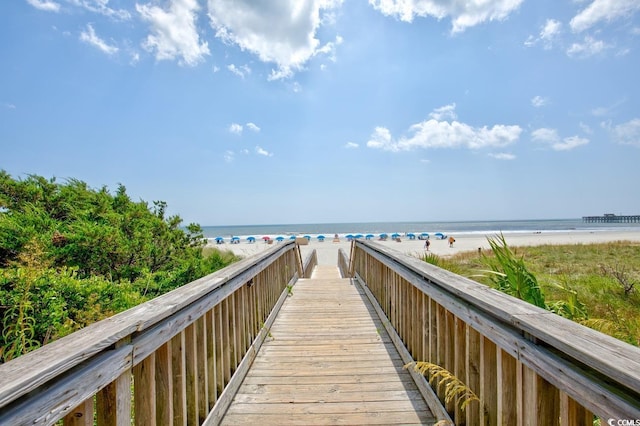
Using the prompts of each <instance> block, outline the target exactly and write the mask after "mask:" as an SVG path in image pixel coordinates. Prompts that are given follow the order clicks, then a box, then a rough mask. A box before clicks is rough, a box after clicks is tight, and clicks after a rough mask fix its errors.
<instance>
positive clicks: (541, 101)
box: [531, 96, 549, 108]
mask: <svg viewBox="0 0 640 426" xmlns="http://www.w3.org/2000/svg"><path fill="white" fill-rule="evenodd" d="M548 103H549V99H547V98H544V97H542V96H534V97H533V98H532V99H531V105H533V106H534V107H536V108H540V107H543V106H546V105H547V104H548Z"/></svg>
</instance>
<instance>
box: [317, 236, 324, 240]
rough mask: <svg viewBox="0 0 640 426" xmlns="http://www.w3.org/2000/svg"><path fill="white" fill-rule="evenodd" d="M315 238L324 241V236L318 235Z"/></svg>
mask: <svg viewBox="0 0 640 426" xmlns="http://www.w3.org/2000/svg"><path fill="white" fill-rule="evenodd" d="M316 238H318V241H324V235H318V236H317V237H316Z"/></svg>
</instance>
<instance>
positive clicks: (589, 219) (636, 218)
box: [582, 213, 640, 223]
mask: <svg viewBox="0 0 640 426" xmlns="http://www.w3.org/2000/svg"><path fill="white" fill-rule="evenodd" d="M582 221H583V222H586V223H640V215H620V216H619V215H615V214H613V213H606V214H604V215H602V216H583V217H582Z"/></svg>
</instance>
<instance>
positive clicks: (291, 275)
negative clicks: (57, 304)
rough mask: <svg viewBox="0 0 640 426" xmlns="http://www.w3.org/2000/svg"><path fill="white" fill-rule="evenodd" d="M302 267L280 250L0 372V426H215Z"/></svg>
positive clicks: (287, 247) (287, 249) (291, 252)
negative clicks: (234, 379)
mask: <svg viewBox="0 0 640 426" xmlns="http://www.w3.org/2000/svg"><path fill="white" fill-rule="evenodd" d="M301 264H302V262H301V260H300V259H299V250H298V249H296V245H295V242H287V243H283V244H279V245H277V246H274V247H273V248H269V249H267V250H265V251H264V252H263V253H261V254H259V255H255V256H253V257H251V258H249V259H246V260H243V261H240V262H238V263H235V264H233V265H231V266H229V267H227V268H225V269H223V270H220V271H218V272H216V273H214V274H211V275H209V276H206V277H204V278H201V279H199V280H197V281H194V282H192V283H189V284H187V285H185V286H183V287H181V288H179V289H176V290H174V291H172V292H170V293H167V294H165V295H163V296H160V297H158V298H156V299H154V300H151V301H149V302H147V303H144V304H142V305H139V306H137V307H135V308H133V309H130V310H128V311H126V312H122V313H120V314H118V315H115V316H113V317H110V318H108V319H106V320H104V321H100V322H98V323H95V324H92V325H90V326H88V327H86V328H84V329H82V330H80V331H78V332H76V333H73V334H71V335H69V336H66V337H64V338H62V339H60V340H58V341H55V342H53V343H50V344H48V345H46V346H44V347H42V348H41V349H38V350H36V351H34V352H31V353H29V354H26V355H23V356H22V357H20V358H17V359H15V360H13V361H11V362H9V363H6V364H3V365H0V425H11V426H15V425H41V424H43V425H50V424H53V423H55V422H57V421H58V420H59V419H64V424H65V425H87V426H89V425H90V426H93V424H94V418H95V420H96V421H97V424H98V425H130V424H132V418H133V419H134V420H135V424H137V425H154V424H177V425H186V424H189V425H192V424H202V423H203V422H205V423H211V424H213V423H216V421H217V419H219V417H220V416H221V414H222V413H224V411H225V410H226V405H225V404H228V403H229V402H230V399H231V398H232V397H233V394H234V393H235V390H233V389H229V388H230V387H231V386H230V385H229V384H230V382H231V378H232V376H234V374H235V375H236V376H237V375H238V374H240V372H241V371H244V370H246V369H247V368H248V365H249V364H250V362H251V360H252V359H253V357H254V356H255V352H257V350H258V348H259V344H260V343H261V342H262V340H264V338H265V336H266V334H267V333H268V331H267V330H268V329H269V327H270V323H271V322H272V321H273V317H274V314H272V311H273V310H274V307H277V306H279V305H280V304H282V302H283V300H284V299H285V298H286V295H287V286H289V285H293V283H295V281H296V280H297V279H298V276H299V268H300V265H301ZM256 343H257V344H256ZM207 418H208V420H205V419H207Z"/></svg>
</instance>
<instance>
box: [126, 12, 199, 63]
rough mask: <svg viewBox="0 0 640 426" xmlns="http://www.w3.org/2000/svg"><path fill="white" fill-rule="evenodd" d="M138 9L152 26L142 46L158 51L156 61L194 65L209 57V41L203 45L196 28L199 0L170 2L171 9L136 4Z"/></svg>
mask: <svg viewBox="0 0 640 426" xmlns="http://www.w3.org/2000/svg"><path fill="white" fill-rule="evenodd" d="M136 10H137V11H138V13H140V15H141V16H142V19H143V20H145V21H148V22H149V23H150V24H151V34H149V35H148V36H147V38H146V40H145V41H144V43H143V47H144V48H145V49H147V50H148V51H155V52H156V59H157V60H174V59H176V58H180V59H179V61H178V63H179V64H181V65H190V66H194V65H197V64H198V63H199V62H201V61H202V60H204V57H205V56H206V55H209V47H208V45H207V42H206V41H205V42H200V36H199V35H198V31H197V28H196V14H197V12H198V10H200V6H198V2H197V0H170V2H169V9H168V10H163V9H161V8H160V7H158V6H153V5H151V4H143V5H140V4H136Z"/></svg>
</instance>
